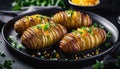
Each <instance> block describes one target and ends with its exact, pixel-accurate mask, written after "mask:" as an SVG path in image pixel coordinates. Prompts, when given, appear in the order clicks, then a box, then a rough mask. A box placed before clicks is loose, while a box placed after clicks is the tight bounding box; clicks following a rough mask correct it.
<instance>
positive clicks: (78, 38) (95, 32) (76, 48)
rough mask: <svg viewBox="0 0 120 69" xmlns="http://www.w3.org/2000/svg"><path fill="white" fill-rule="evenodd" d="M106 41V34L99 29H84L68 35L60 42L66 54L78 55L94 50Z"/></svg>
mask: <svg viewBox="0 0 120 69" xmlns="http://www.w3.org/2000/svg"><path fill="white" fill-rule="evenodd" d="M105 40H106V32H105V31H104V30H103V29H101V28H97V27H82V28H78V29H77V30H75V31H73V32H71V33H68V34H67V35H66V36H65V37H63V39H62V40H61V41H60V44H59V46H60V48H61V49H62V50H63V51H64V52H66V53H77V52H80V51H85V50H89V49H91V48H94V47H96V46H98V45H100V44H101V43H103V42H104V41H105Z"/></svg>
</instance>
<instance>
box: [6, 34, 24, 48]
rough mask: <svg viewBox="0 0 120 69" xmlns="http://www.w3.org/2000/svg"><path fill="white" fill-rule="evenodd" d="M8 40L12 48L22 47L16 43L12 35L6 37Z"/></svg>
mask: <svg viewBox="0 0 120 69" xmlns="http://www.w3.org/2000/svg"><path fill="white" fill-rule="evenodd" d="M8 41H10V43H11V45H12V47H14V48H17V49H22V47H23V46H22V45H21V44H18V43H17V42H16V40H15V39H14V36H9V37H8Z"/></svg>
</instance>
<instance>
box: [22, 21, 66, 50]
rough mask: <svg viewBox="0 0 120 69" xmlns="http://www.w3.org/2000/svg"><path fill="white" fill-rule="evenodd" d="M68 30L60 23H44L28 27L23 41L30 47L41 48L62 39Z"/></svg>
mask: <svg viewBox="0 0 120 69" xmlns="http://www.w3.org/2000/svg"><path fill="white" fill-rule="evenodd" d="M66 33H67V30H66V29H65V28H64V27H63V26H62V25H60V24H54V23H44V24H38V25H36V26H33V27H30V28H28V29H27V30H26V31H25V32H24V33H23V35H22V37H21V42H22V44H23V45H24V46H26V47H27V48H29V49H41V48H45V47H48V46H51V45H52V44H54V43H56V42H58V41H60V40H61V39H62V37H63V36H64V35H65V34H66Z"/></svg>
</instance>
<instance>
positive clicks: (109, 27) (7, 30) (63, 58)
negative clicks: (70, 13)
mask: <svg viewBox="0 0 120 69" xmlns="http://www.w3.org/2000/svg"><path fill="white" fill-rule="evenodd" d="M59 11H61V9H45V10H40V11H35V12H31V13H27V14H24V15H19V16H17V17H15V18H13V19H12V20H10V21H9V22H8V23H7V24H6V25H5V26H4V27H3V29H2V37H3V39H4V40H5V42H6V43H7V44H8V47H9V48H11V49H12V50H14V51H15V52H17V53H19V54H21V55H23V56H26V57H27V58H30V60H37V61H43V62H53V63H54V62H55V63H56V62H57V63H61V62H65V63H67V62H68V63H71V62H77V61H78V62H80V61H83V60H89V59H95V58H96V57H99V56H101V55H104V54H106V53H108V52H109V51H110V50H111V49H113V48H114V46H115V44H116V43H117V41H118V38H119V31H118V29H117V28H116V27H115V26H114V25H113V24H112V23H111V22H110V21H108V20H106V19H105V18H103V17H101V16H99V15H96V14H94V13H91V12H87V11H81V12H83V13H87V14H89V15H90V17H91V18H92V20H93V23H95V22H96V23H98V24H99V25H102V26H104V29H105V30H106V32H108V31H109V32H110V33H111V34H112V37H111V38H108V39H107V40H106V42H110V43H111V45H110V46H105V43H106V42H105V43H103V44H101V45H100V46H98V47H96V48H93V49H91V50H89V51H84V52H80V53H76V54H65V53H63V52H62V51H61V50H60V49H59V47H58V44H56V45H54V46H51V47H48V48H44V49H41V50H40V51H39V52H42V54H43V52H44V51H47V52H48V53H49V54H51V55H52V58H53V59H49V57H46V58H43V56H38V55H36V54H37V52H38V51H31V50H28V49H26V48H25V47H23V49H21V50H19V49H16V48H14V47H13V46H12V44H11V42H10V41H9V40H8V38H9V36H14V40H15V41H16V42H17V43H18V44H21V42H20V36H19V35H18V34H17V33H16V32H15V30H14V28H13V26H14V23H15V21H17V20H18V19H20V18H22V17H23V16H25V15H32V14H36V13H38V14H43V15H47V16H52V15H53V14H55V13H56V12H59ZM54 49H55V50H56V51H57V52H58V53H59V55H60V58H59V59H54V56H55V55H54V52H55V51H54V52H53V50H54ZM97 50H98V51H99V54H97V55H96V54H95V55H93V56H90V57H86V58H84V57H85V56H88V55H89V54H92V52H94V53H96V51H97ZM44 53H45V52H44ZM88 53H89V54H88ZM33 54H34V55H35V57H32V55H33ZM76 56H78V57H79V59H77V60H76V59H75V58H76Z"/></svg>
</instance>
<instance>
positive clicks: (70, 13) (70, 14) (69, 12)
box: [65, 10, 74, 16]
mask: <svg viewBox="0 0 120 69" xmlns="http://www.w3.org/2000/svg"><path fill="white" fill-rule="evenodd" d="M65 12H66V13H67V15H68V16H72V15H73V13H74V11H73V10H66V11H65Z"/></svg>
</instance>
